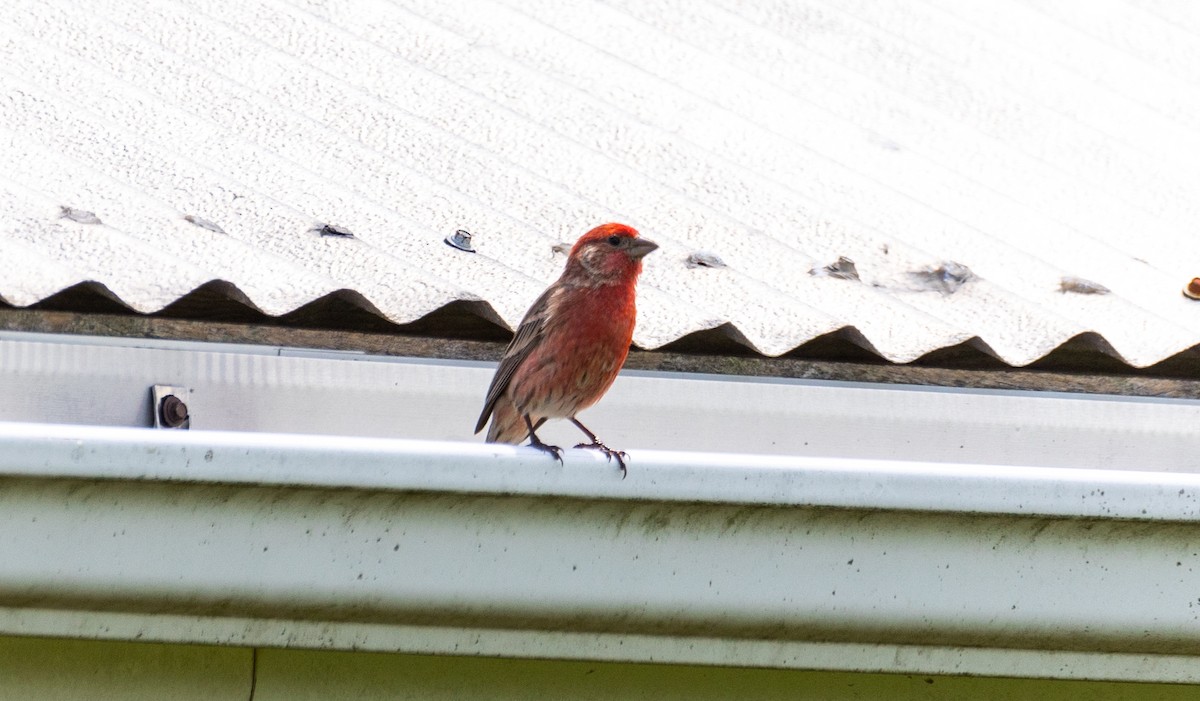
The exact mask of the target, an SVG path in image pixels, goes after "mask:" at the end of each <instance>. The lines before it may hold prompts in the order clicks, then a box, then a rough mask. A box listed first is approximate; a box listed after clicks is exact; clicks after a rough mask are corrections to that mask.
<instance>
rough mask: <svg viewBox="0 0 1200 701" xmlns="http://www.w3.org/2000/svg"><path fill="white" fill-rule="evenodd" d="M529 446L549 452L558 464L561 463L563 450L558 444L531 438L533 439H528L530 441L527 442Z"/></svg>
mask: <svg viewBox="0 0 1200 701" xmlns="http://www.w3.org/2000/svg"><path fill="white" fill-rule="evenodd" d="M529 447H530V448H537V449H538V450H540V451H542V452H543V453H550V454H551V455H553V456H554V459H555V460H557V461H558V464H559V465H562V464H563V459H562V452H563V450H562V448H559V447H558V446H556V445H548V444H546V443H543V442H541V441H539V440H533V441H530V442H529Z"/></svg>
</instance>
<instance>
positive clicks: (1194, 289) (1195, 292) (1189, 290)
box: [1183, 277, 1200, 299]
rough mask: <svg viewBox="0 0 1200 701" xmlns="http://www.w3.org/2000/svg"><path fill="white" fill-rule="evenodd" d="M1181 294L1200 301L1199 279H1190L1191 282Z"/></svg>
mask: <svg viewBox="0 0 1200 701" xmlns="http://www.w3.org/2000/svg"><path fill="white" fill-rule="evenodd" d="M1183 294H1184V295H1186V296H1188V297H1191V298H1192V299H1200V277H1194V278H1192V281H1191V282H1189V283H1188V284H1187V287H1184V288H1183Z"/></svg>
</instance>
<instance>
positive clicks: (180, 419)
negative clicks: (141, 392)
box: [150, 385, 192, 429]
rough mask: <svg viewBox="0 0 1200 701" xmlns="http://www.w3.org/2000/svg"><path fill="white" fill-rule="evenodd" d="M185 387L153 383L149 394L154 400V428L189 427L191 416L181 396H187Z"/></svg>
mask: <svg viewBox="0 0 1200 701" xmlns="http://www.w3.org/2000/svg"><path fill="white" fill-rule="evenodd" d="M188 391H189V390H188V389H187V388H186V387H173V386H171V385H154V386H152V387H151V388H150V396H151V398H152V399H153V400H154V405H153V406H154V427H155V428H183V429H186V428H191V426H192V416H191V413H190V412H189V411H188V405H187V403H185V402H184V401H183V400H182V399H180V397H181V396H187V393H188Z"/></svg>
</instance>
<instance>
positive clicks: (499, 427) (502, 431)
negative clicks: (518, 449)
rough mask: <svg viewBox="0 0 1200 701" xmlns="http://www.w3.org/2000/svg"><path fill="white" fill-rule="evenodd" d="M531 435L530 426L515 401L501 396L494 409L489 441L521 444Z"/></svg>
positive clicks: (488, 433)
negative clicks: (526, 423) (514, 403)
mask: <svg viewBox="0 0 1200 701" xmlns="http://www.w3.org/2000/svg"><path fill="white" fill-rule="evenodd" d="M528 437H529V428H528V427H527V426H526V425H525V419H524V418H523V417H522V416H521V414H520V412H518V411H517V408H516V407H515V406H513V403H512V402H510V401H508V400H507V399H506V398H504V397H501V398H500V401H498V402H496V406H495V408H493V409H492V424H491V425H490V426H488V432H487V442H488V443H512V444H513V445H520V444H521V443H524V442H525V439H526V438H528Z"/></svg>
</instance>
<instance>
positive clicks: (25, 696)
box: [0, 637, 1200, 701]
mask: <svg viewBox="0 0 1200 701" xmlns="http://www.w3.org/2000/svg"><path fill="white" fill-rule="evenodd" d="M252 684H253V697H251V686H252ZM1198 694H1200V692H1198V691H1197V689H1196V688H1194V687H1186V686H1177V685H1166V684H1130V683H1111V682H1079V681H1045V680H1036V679H1006V678H967V677H941V676H924V675H896V674H848V673H840V672H839V673H833V672H800V671H790V670H767V669H738V668H725V667H695V666H668V665H649V664H620V663H593V662H557V661H546V660H516V659H492V658H474V657H437V656H428V655H401V654H383V653H363V652H341V651H319V650H277V649H260V650H259V651H258V654H257V659H255V655H254V652H253V651H252V650H251V649H249V648H236V647H208V646H199V645H166V644H153V643H128V642H102V641H87V640H60V639H45V638H13V637H0V701H9V700H10V699H11V700H12V701H27V700H29V699H39V700H41V699H47V700H62V701H71V700H74V699H79V700H80V701H83V700H85V699H86V700H87V701H105V700H108V699H113V700H114V701H115V700H117V699H120V700H121V701H139V700H141V699H146V700H147V701H149V700H152V699H153V700H155V701H159V700H162V701H166V700H176V699H178V700H186V699H196V700H197V701H200V700H203V701H224V700H225V699H237V700H238V701H246V700H247V699H252V701H307V700H309V699H312V700H314V701H315V700H317V699H320V700H321V701H326V700H327V699H348V700H349V699H363V700H368V699H389V700H391V701H398V700H404V699H413V700H414V701H416V700H420V701H439V700H441V699H472V698H479V699H490V700H493V701H505V700H507V699H527V698H541V699H566V698H569V699H573V700H576V701H579V700H582V701H587V700H588V699H597V700H599V699H629V700H631V701H632V700H643V699H644V700H646V701H671V700H673V699H679V700H680V701H683V700H685V699H686V700H688V701H704V700H705V699H714V700H716V699H728V698H754V699H822V700H828V701H859V700H862V699H888V700H889V701H907V700H909V699H912V700H913V701H916V700H917V699H920V700H921V701H928V700H930V699H933V700H934V701H937V700H938V699H946V700H947V701H949V700H951V699H953V700H955V701H962V700H964V699H967V700H969V699H988V700H989V701H1005V700H1008V699H1011V700H1012V701H1025V699H1031V698H1037V699H1046V700H1050V701H1054V700H1056V699H1062V700H1063V701H1068V700H1069V701H1107V700H1110V699H1111V700H1113V701H1116V700H1117V699H1121V700H1128V701H1140V700H1146V701H1149V700H1151V699H1153V700H1155V701H1172V700H1174V699H1179V701H1183V700H1184V699H1187V700H1189V701H1190V700H1191V699H1195V698H1197V696H1198Z"/></svg>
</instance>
